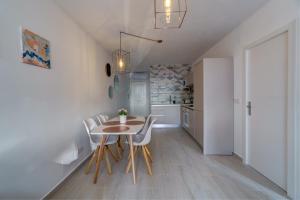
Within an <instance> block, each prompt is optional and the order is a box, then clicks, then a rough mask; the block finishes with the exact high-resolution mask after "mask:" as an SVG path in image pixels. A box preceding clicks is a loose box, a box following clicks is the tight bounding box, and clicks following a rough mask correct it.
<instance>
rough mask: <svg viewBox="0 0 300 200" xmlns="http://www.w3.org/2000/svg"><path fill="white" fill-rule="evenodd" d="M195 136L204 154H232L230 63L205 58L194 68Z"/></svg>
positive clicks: (228, 61)
mask: <svg viewBox="0 0 300 200" xmlns="http://www.w3.org/2000/svg"><path fill="white" fill-rule="evenodd" d="M193 76H194V109H195V110H194V116H195V119H194V125H195V127H194V136H195V139H196V141H197V142H198V143H199V144H200V145H201V146H202V147H203V154H206V155H209V154H217V155H231V154H232V153H233V146H234V141H233V140H234V138H233V111H234V108H233V103H234V102H233V98H234V96H233V95H234V77H233V62H232V59H230V58H205V59H203V60H202V61H200V62H199V63H198V64H196V65H194V66H193Z"/></svg>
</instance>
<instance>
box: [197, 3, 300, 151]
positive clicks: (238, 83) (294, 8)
mask: <svg viewBox="0 0 300 200" xmlns="http://www.w3.org/2000/svg"><path fill="white" fill-rule="evenodd" d="M298 9H299V0H270V1H269V2H268V3H267V4H266V5H265V6H263V7H262V8H261V9H259V10H258V11H257V12H256V13H254V14H253V15H252V16H251V17H250V18H248V19H247V20H246V21H244V22H243V23H242V24H241V25H240V26H239V27H237V28H236V29H234V30H233V31H232V32H231V33H230V34H228V35H227V36H226V37H224V38H223V39H222V40H221V41H220V42H218V43H217V44H215V45H214V46H213V47H212V48H211V49H209V50H208V51H207V52H206V53H205V54H204V55H202V56H201V57H228V56H233V57H234V73H235V75H234V76H235V88H234V90H235V115H234V118H235V126H234V136H235V138H234V149H235V153H236V154H238V155H239V156H241V157H244V144H243V130H242V123H243V122H242V106H243V105H242V104H241V101H242V95H243V93H244V89H243V82H242V74H243V69H244V63H243V48H245V47H246V46H247V45H249V44H251V43H253V42H255V41H257V40H258V39H261V38H262V37H264V36H266V35H268V34H270V33H272V32H274V31H276V30H277V29H280V28H282V27H284V26H286V25H288V24H289V23H290V22H292V21H293V20H295V19H296V18H297V15H298Z"/></svg>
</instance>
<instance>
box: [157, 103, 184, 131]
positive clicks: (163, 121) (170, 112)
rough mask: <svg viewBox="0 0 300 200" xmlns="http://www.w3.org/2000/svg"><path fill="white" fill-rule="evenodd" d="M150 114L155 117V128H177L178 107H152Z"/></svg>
mask: <svg viewBox="0 0 300 200" xmlns="http://www.w3.org/2000/svg"><path fill="white" fill-rule="evenodd" d="M151 114H152V115H156V117H155V118H156V119H157V121H156V123H155V126H156V127H179V126H180V105H179V104H170V105H152V106H151Z"/></svg>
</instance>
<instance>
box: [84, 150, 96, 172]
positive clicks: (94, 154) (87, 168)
mask: <svg viewBox="0 0 300 200" xmlns="http://www.w3.org/2000/svg"><path fill="white" fill-rule="evenodd" d="M98 152H99V146H97V149H96V150H95V151H94V153H93V156H92V158H91V159H90V161H89V164H88V166H87V167H86V169H85V174H88V173H89V172H90V170H91V167H92V164H93V162H94V161H96V162H97V160H96V158H97V157H98Z"/></svg>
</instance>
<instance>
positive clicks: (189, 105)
mask: <svg viewBox="0 0 300 200" xmlns="http://www.w3.org/2000/svg"><path fill="white" fill-rule="evenodd" d="M181 106H182V107H184V108H187V109H190V110H194V109H195V108H194V106H193V104H181Z"/></svg>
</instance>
